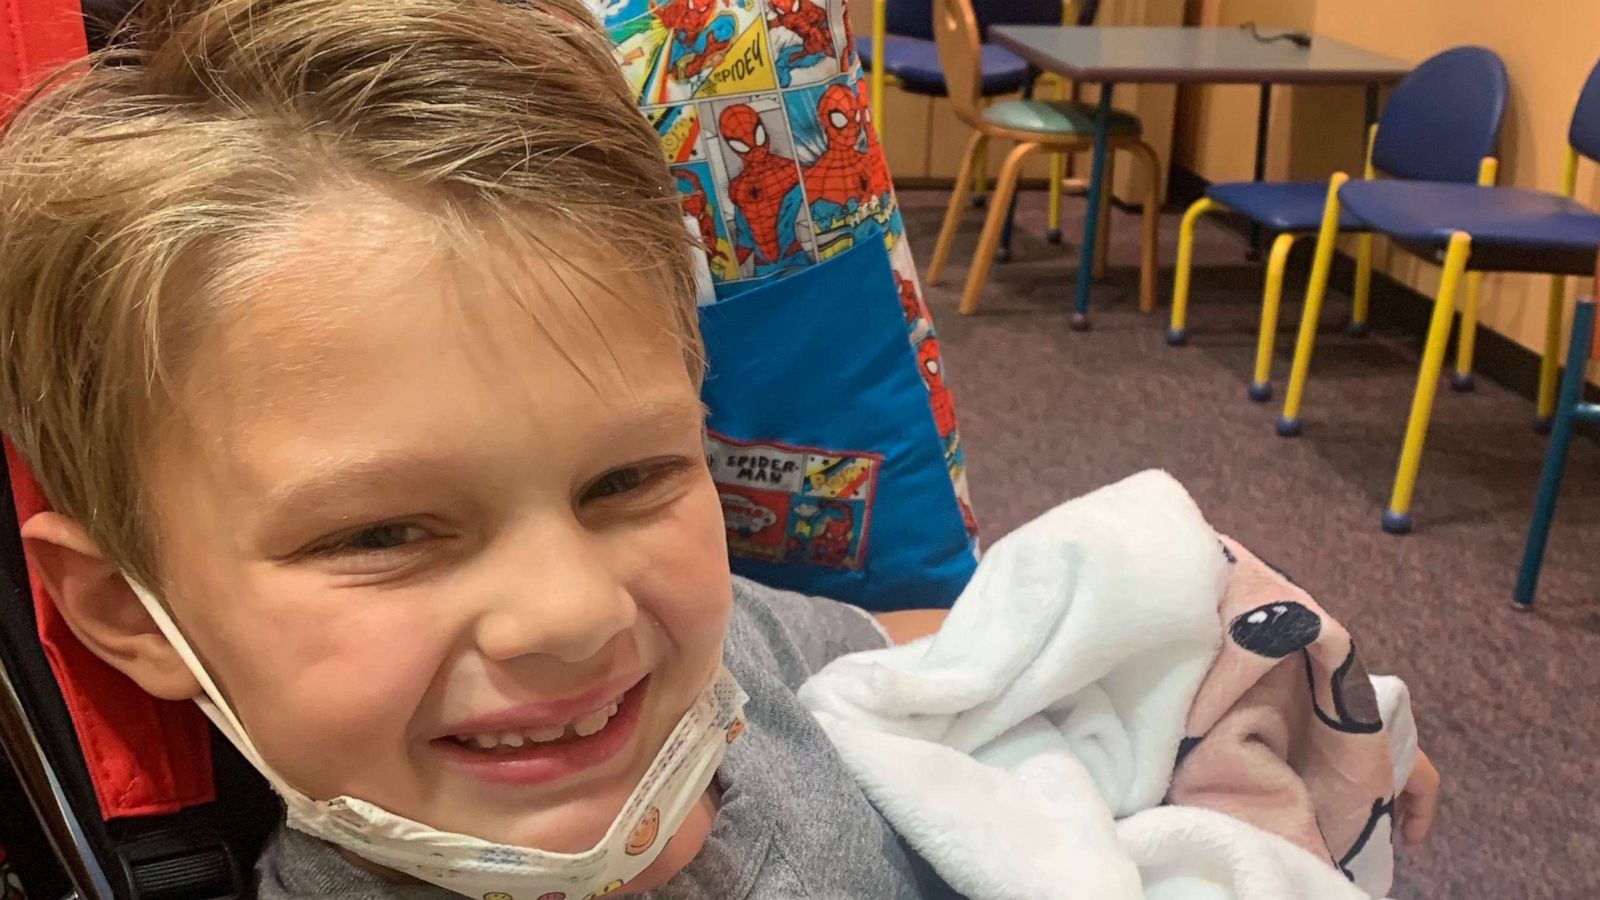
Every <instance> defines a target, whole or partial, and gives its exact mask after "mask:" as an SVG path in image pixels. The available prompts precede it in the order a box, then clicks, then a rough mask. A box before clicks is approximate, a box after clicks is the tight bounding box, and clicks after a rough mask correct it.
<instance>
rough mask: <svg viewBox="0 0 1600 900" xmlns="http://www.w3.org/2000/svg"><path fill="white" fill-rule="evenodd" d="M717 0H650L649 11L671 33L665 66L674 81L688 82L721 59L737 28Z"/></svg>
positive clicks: (731, 17)
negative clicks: (658, 0)
mask: <svg viewBox="0 0 1600 900" xmlns="http://www.w3.org/2000/svg"><path fill="white" fill-rule="evenodd" d="M720 7H721V3H719V2H718V0H664V2H660V3H657V2H653V0H652V2H651V4H650V12H651V14H652V15H654V16H655V17H656V20H657V21H659V22H660V23H661V24H662V25H663V26H665V27H666V29H667V30H668V31H669V32H670V33H671V37H670V39H669V40H670V43H669V44H668V47H667V68H668V70H669V71H670V72H671V73H672V77H673V79H674V80H676V81H678V82H680V83H681V82H688V81H690V80H692V79H694V78H696V77H697V76H699V75H700V74H701V73H702V72H705V71H706V70H707V69H710V68H713V67H714V66H716V65H717V64H718V63H720V62H722V59H723V57H724V56H726V55H727V52H728V47H729V46H730V45H731V44H732V43H733V38H734V34H735V32H736V31H737V28H738V22H737V21H736V20H735V18H734V17H733V16H732V15H731V14H728V13H726V12H724V11H722V10H721V9H720Z"/></svg>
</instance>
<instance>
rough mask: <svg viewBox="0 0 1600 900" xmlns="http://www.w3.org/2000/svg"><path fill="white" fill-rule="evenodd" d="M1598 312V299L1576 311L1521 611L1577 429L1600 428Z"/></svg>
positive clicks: (1523, 575)
mask: <svg viewBox="0 0 1600 900" xmlns="http://www.w3.org/2000/svg"><path fill="white" fill-rule="evenodd" d="M1594 308H1595V302H1594V300H1592V299H1589V300H1580V301H1578V305H1577V307H1576V308H1574V309H1573V311H1572V340H1571V341H1570V342H1569V343H1568V345H1567V374H1566V376H1565V377H1563V378H1562V379H1561V396H1560V397H1559V398H1558V399H1557V401H1556V410H1555V424H1554V429H1553V430H1552V432H1551V434H1550V446H1549V448H1548V449H1547V450H1545V456H1544V471H1543V472H1542V473H1540V475H1539V495H1538V498H1537V499H1536V500H1535V501H1534V503H1533V521H1532V522H1530V523H1529V524H1528V544H1527V547H1526V548H1524V549H1523V551H1522V568H1521V569H1519V570H1518V571H1517V587H1516V591H1515V593H1514V594H1513V595H1512V599H1513V600H1514V601H1515V602H1516V605H1515V607H1514V608H1516V609H1530V608H1532V606H1533V591H1534V588H1536V587H1537V586H1538V584H1539V567H1540V566H1541V565H1543V564H1544V545H1545V540H1546V539H1547V538H1549V537H1550V520H1551V518H1552V517H1554V516H1555V512H1556V495H1557V494H1558V493H1560V491H1561V474H1562V472H1563V471H1564V470H1565V469H1566V467H1567V444H1568V443H1570V442H1571V440H1572V428H1573V426H1574V425H1576V424H1577V423H1579V422H1591V423H1596V424H1600V403H1585V402H1583V372H1584V364H1585V363H1587V362H1588V360H1589V353H1590V351H1591V350H1592V349H1593V347H1594Z"/></svg>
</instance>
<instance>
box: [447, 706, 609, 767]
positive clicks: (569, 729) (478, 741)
mask: <svg viewBox="0 0 1600 900" xmlns="http://www.w3.org/2000/svg"><path fill="white" fill-rule="evenodd" d="M620 708H621V700H620V698H619V699H618V700H617V701H616V702H613V703H611V704H610V705H609V706H606V707H604V708H602V709H597V710H595V711H594V712H592V713H589V714H588V715H586V716H584V717H583V718H581V719H578V720H577V721H575V722H572V723H571V724H568V725H546V726H545V727H543V728H530V729H527V730H525V731H505V732H488V733H484V734H458V735H456V741H457V742H458V743H460V744H462V745H463V746H466V747H471V748H473V749H475V750H479V751H482V752H486V753H487V752H493V751H499V752H509V751H513V750H517V749H519V748H521V747H522V746H523V745H524V744H547V743H550V742H551V741H559V740H561V739H562V738H565V737H572V736H574V735H576V736H577V737H590V736H592V735H595V734H598V733H599V732H600V731H601V730H602V729H604V728H605V727H606V723H607V722H609V721H611V718H612V717H613V716H615V715H616V714H617V710H618V709H620Z"/></svg>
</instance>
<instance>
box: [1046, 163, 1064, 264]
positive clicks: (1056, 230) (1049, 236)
mask: <svg viewBox="0 0 1600 900" xmlns="http://www.w3.org/2000/svg"><path fill="white" fill-rule="evenodd" d="M1066 177H1067V157H1066V154H1063V153H1056V154H1052V155H1051V157H1050V220H1049V224H1048V228H1049V231H1047V232H1046V233H1045V238H1046V240H1048V241H1049V242H1050V243H1052V244H1059V243H1061V181H1062V179H1064V178H1066Z"/></svg>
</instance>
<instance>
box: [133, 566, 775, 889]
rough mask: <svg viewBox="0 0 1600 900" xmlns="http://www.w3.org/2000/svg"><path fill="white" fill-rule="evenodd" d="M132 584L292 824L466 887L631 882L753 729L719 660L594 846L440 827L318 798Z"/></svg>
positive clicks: (214, 715)
mask: <svg viewBox="0 0 1600 900" xmlns="http://www.w3.org/2000/svg"><path fill="white" fill-rule="evenodd" d="M129 584H130V585H131V586H132V587H133V591H134V593H135V594H136V595H137V596H138V598H139V601H140V602H141V603H142V604H144V607H145V609H146V610H147V611H148V612H149V613H150V616H151V618H153V619H154V620H155V622H156V625H157V626H158V627H160V629H161V632H162V634H164V635H165V636H166V638H167V641H168V642H169V643H171V644H172V646H173V648H174V649H176V650H177V651H178V653H179V655H180V656H181V657H182V658H183V661H184V664H185V665H187V666H188V667H189V671H190V672H192V673H193V674H194V676H195V679H196V680H198V681H199V682H200V685H201V687H202V688H203V690H204V692H205V693H204V695H203V696H201V697H198V698H196V700H195V703H196V704H197V705H199V707H200V708H201V710H203V711H204V712H205V714H206V716H207V717H209V718H210V719H211V721H212V722H213V723H214V724H215V725H216V726H217V729H218V730H219V731H221V732H222V734H223V735H224V736H226V737H227V738H228V740H229V741H231V742H232V743H233V745H234V746H235V747H237V748H238V750H239V752H240V753H241V754H242V755H243V756H244V758H245V759H247V760H249V761H250V764H251V765H253V766H255V768H256V770H257V771H259V772H260V773H261V774H262V776H263V777H265V778H266V779H267V781H268V782H270V783H271V784H272V787H273V789H274V790H275V791H277V792H278V794H279V795H280V796H281V797H282V798H283V801H284V804H285V805H286V807H287V808H288V824H289V826H290V827H291V828H295V829H297V830H299V831H303V832H306V833H307V834H310V835H312V836H313V837H317V838H321V839H322V840H325V841H328V842H329V843H332V844H335V845H337V846H339V847H343V848H344V849H346V850H349V851H350V852H352V853H355V854H356V855H358V856H360V857H362V858H363V859H366V860H369V861H371V862H373V863H376V864H377V865H380V866H383V867H385V868H388V869H393V870H395V871H397V872H402V873H404V874H406V875H410V876H412V877H414V878H418V879H421V880H423V881H426V882H429V883H431V884H435V885H438V886H439V887H442V888H445V889H446V890H450V891H454V892H456V893H458V894H462V895H464V896H467V897H474V898H481V900H590V898H594V897H599V896H602V895H604V894H607V893H610V892H612V891H614V890H616V889H618V888H620V887H622V885H623V884H625V883H626V882H628V881H630V880H632V879H633V878H635V877H637V876H638V875H639V873H640V872H643V871H644V870H645V869H646V868H648V867H649V865H650V864H651V863H652V862H654V861H655V859H656V857H657V856H659V855H660V854H661V850H662V848H664V847H665V846H666V843H667V840H668V839H669V838H671V836H672V835H673V834H674V833H676V832H677V830H678V827H679V826H680V825H682V824H683V820H684V819H685V818H686V817H687V816H688V815H689V813H690V811H691V810H692V809H693V808H694V805H695V803H696V802H697V801H698V800H699V798H700V796H701V795H702V794H704V793H705V790H706V788H707V787H708V786H709V785H710V784H711V779H712V777H713V776H715V774H716V771H717V767H718V766H719V765H720V764H721V762H722V757H723V755H724V754H725V753H726V752H727V747H728V745H729V744H730V743H732V742H733V740H734V738H736V737H738V735H739V734H740V732H742V731H743V730H744V722H745V719H744V705H745V702H746V700H747V699H748V698H747V697H746V696H745V693H744V691H743V690H742V689H740V687H739V684H738V682H737V681H735V680H734V678H733V674H732V673H730V672H729V671H728V670H727V669H726V668H725V667H724V668H719V669H718V671H717V672H716V674H715V675H713V676H712V679H711V681H710V683H708V684H707V685H706V687H705V689H704V690H702V691H701V693H700V695H699V696H698V697H697V698H696V699H695V701H694V703H693V704H691V705H690V707H689V709H688V710H687V711H686V712H684V714H683V717H682V718H681V719H679V720H678V724H677V726H676V727H675V728H674V729H673V730H672V732H671V733H670V734H669V735H668V736H667V739H666V742H665V743H664V744H662V746H661V750H660V751H659V752H658V753H657V754H656V757H655V759H654V760H653V761H652V762H651V763H650V766H649V768H647V769H646V770H645V773H644V777H643V778H641V779H640V780H639V784H638V786H637V787H635V788H634V790H633V793H632V794H631V795H630V796H629V797H628V799H627V801H626V802H625V803H624V804H623V806H622V809H621V811H620V812H619V813H618V814H617V817H616V818H615V819H614V820H613V821H612V823H611V826H610V827H609V828H608V829H607V830H606V833H605V836H604V837H602V838H601V839H600V841H599V843H597V844H595V846H594V847H592V848H590V849H588V850H585V851H583V852H581V853H551V852H548V851H544V850H536V849H532V848H528V847H513V846H509V845H506V844H497V843H494V842H492V841H485V840H483V839H481V838H476V837H473V836H471V835H465V834H456V833H452V832H445V831H439V830H437V829H434V828H430V827H428V826H427V825H423V824H421V823H419V822H414V821H412V820H410V819H407V818H404V817H403V816H398V815H395V814H394V813H391V812H389V811H387V810H385V809H383V808H381V807H379V806H376V805H374V804H371V803H368V802H367V801H365V800H360V799H357V798H355V797H335V798H333V799H331V800H312V799H311V798H309V797H307V796H306V795H304V794H302V793H300V792H299V791H297V790H295V789H294V788H293V787H292V786H290V785H289V784H288V783H287V782H285V781H284V780H283V779H282V778H281V777H280V776H279V775H278V774H277V773H276V772H275V771H273V769H272V767H271V766H269V765H267V763H266V761H265V759H264V758H263V757H262V756H261V754H260V752H259V751H258V750H257V749H256V746H255V744H254V743H252V742H251V740H250V737H249V734H248V733H247V732H246V731H245V729H244V726H243V724H242V723H241V722H240V721H239V719H238V717H237V716H236V715H235V714H234V712H233V710H232V709H231V708H230V707H229V706H228V704H227V701H226V700H225V699H224V698H223V696H222V693H221V691H219V690H218V689H217V685H216V683H215V682H214V681H212V679H211V677H210V675H209V674H208V673H207V672H206V671H205V668H204V667H203V666H201V665H200V661H199V657H197V656H196V655H195V653H194V651H193V648H191V647H190V646H189V643H188V641H187V640H185V638H184V637H183V634H182V632H181V631H179V630H178V627H177V625H176V623H175V622H173V620H172V617H171V616H170V615H168V613H167V611H166V607H165V606H163V605H162V603H161V602H160V601H159V600H158V599H157V598H156V597H155V595H154V594H152V593H151V592H150V591H148V590H146V589H145V588H144V587H142V586H140V585H138V584H137V583H135V582H133V581H132V580H131V579H130V580H129Z"/></svg>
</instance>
